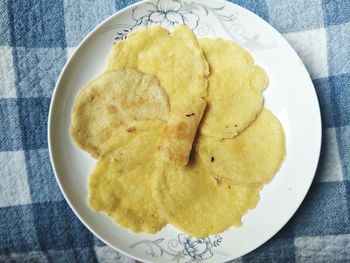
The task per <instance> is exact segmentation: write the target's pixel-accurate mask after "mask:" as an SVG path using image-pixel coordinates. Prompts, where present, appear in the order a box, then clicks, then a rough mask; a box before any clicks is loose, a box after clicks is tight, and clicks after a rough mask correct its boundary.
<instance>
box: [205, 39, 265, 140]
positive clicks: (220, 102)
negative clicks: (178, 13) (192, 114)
mask: <svg viewBox="0 0 350 263" xmlns="http://www.w3.org/2000/svg"><path fill="white" fill-rule="evenodd" d="M199 44H200V46H201V48H202V49H203V51H204V54H205V57H206V59H207V61H208V63H209V65H210V75H209V78H208V80H209V87H208V96H207V97H206V101H207V103H208V105H207V109H206V114H205V115H204V117H203V120H202V122H203V124H202V127H201V133H202V134H204V135H209V136H213V137H215V138H216V139H218V140H220V139H222V138H232V137H234V136H235V135H237V134H238V133H240V132H241V131H242V130H244V129H245V128H246V127H247V126H248V125H249V124H250V123H251V122H252V121H254V120H255V118H256V116H257V115H258V113H259V112H260V110H261V108H262V105H263V97H262V94H261V93H262V91H263V90H264V89H265V87H266V86H267V84H268V78H267V76H266V74H265V72H264V70H263V69H262V68H261V67H259V66H256V65H254V61H253V58H252V57H251V55H250V54H249V53H248V52H247V51H246V50H245V49H243V48H242V47H240V46H239V45H237V44H236V43H234V42H233V41H229V40H223V39H220V38H215V39H209V38H203V39H199Z"/></svg>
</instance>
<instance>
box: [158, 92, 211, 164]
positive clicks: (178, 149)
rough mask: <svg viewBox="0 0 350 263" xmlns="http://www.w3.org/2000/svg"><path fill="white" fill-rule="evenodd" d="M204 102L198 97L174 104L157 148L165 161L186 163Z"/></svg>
mask: <svg viewBox="0 0 350 263" xmlns="http://www.w3.org/2000/svg"><path fill="white" fill-rule="evenodd" d="M205 106H206V103H205V101H204V100H203V99H201V98H198V97H190V100H188V101H181V102H180V103H178V104H176V107H173V108H174V111H173V112H172V114H171V117H170V119H169V120H168V123H167V126H166V128H165V131H164V134H163V136H162V139H161V141H160V145H159V149H160V152H162V153H163V157H165V158H163V159H164V160H165V161H166V162H169V163H171V164H173V165H182V166H184V165H186V164H187V163H188V159H189V155H190V152H191V149H192V144H193V140H194V137H195V136H196V132H197V128H198V125H199V122H200V120H201V119H202V115H203V111H204V109H205Z"/></svg>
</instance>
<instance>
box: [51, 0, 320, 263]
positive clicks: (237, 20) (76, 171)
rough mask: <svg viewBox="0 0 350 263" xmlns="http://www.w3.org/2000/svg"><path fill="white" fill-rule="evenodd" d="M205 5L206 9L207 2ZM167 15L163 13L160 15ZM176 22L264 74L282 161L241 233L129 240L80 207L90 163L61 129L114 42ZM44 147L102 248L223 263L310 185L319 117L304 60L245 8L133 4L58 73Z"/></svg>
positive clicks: (164, 234) (283, 216) (262, 234)
mask: <svg viewBox="0 0 350 263" xmlns="http://www.w3.org/2000/svg"><path fill="white" fill-rule="evenodd" d="M207 3H208V4H207ZM166 12H168V13H166ZM172 21H182V22H184V23H186V24H188V25H189V26H190V27H192V28H193V30H194V32H195V33H196V34H197V35H198V36H211V37H223V38H227V39H234V40H235V41H237V42H239V43H240V44H241V45H242V46H244V47H246V48H247V49H248V50H249V51H250V52H251V53H252V55H253V57H254V59H255V61H256V62H257V63H258V64H260V65H262V67H263V68H264V69H265V70H266V72H267V74H268V76H269V78H270V85H269V87H268V89H267V90H266V91H265V93H264V96H265V105H266V107H268V108H269V109H271V110H272V111H273V113H274V114H275V115H277V117H278V118H279V119H280V121H281V122H282V124H283V127H284V130H285V133H286V138H287V157H286V160H285V162H284V164H283V166H282V168H281V170H280V171H279V173H278V174H277V175H276V177H275V178H274V179H273V181H272V182H271V183H270V184H268V185H266V186H265V187H264V189H263V191H262V192H261V200H260V202H259V203H258V206H257V207H256V208H255V209H254V210H252V211H250V212H249V213H248V214H247V215H246V216H244V218H243V227H241V228H231V229H229V230H228V231H226V232H224V233H222V234H220V235H218V236H212V237H209V238H207V239H203V240H196V239H190V238H185V237H184V236H183V235H182V234H181V233H180V232H179V231H178V230H177V229H175V228H174V227H172V226H170V225H168V226H167V227H165V228H164V229H163V230H162V231H160V232H159V233H157V234H155V235H148V234H133V233H131V232H129V231H128V230H125V229H123V228H121V227H119V226H118V225H116V224H114V223H113V222H112V220H110V219H109V218H108V217H107V216H105V215H104V214H102V213H96V212H93V211H92V210H91V209H89V207H88V206H87V204H86V199H87V196H88V191H87V183H88V175H89V172H90V169H91V167H92V165H93V164H94V160H93V159H91V158H90V157H89V156H88V155H87V154H85V153H84V152H82V151H81V150H79V149H78V148H76V147H75V145H74V144H73V143H72V141H71V139H70V137H69V133H68V128H69V124H70V113H71V109H72V105H73V100H74V98H75V96H76V94H77V92H78V90H79V89H80V88H81V87H82V86H83V85H84V84H86V83H87V82H88V81H90V80H92V79H93V78H95V77H96V76H97V75H98V74H99V73H101V72H102V71H103V70H104V68H105V65H106V58H107V55H108V53H109V52H110V51H111V48H112V45H113V43H114V42H115V38H116V37H118V38H123V37H125V36H126V34H127V32H129V31H130V29H132V28H138V27H144V26H150V25H153V24H156V23H161V24H162V25H163V26H166V27H172V26H173V23H172ZM48 138H49V149H50V155H51V162H52V165H53V168H54V172H55V174H56V177H57V181H58V183H59V185H60V188H61V190H62V192H63V194H64V196H65V198H66V200H67V201H68V203H69V205H70V206H71V207H72V209H73V211H74V212H75V214H76V215H77V216H78V217H79V219H80V220H81V221H82V222H83V223H84V224H85V225H86V226H87V227H88V228H89V229H90V230H91V232H93V233H94V234H95V235H96V236H98V237H99V238H100V239H101V240H102V241H104V242H105V243H106V244H108V245H109V246H111V247H112V248H115V249H117V250H119V251H121V252H123V253H125V254H127V255H129V256H131V257H134V258H136V259H139V260H142V261H149V262H165V261H171V260H178V261H177V262H188V261H191V260H197V261H200V260H206V262H221V261H229V260H232V259H234V258H237V257H240V256H242V255H244V254H246V253H248V252H250V251H252V250H253V249H255V248H257V247H259V246H260V245H262V244H263V243H264V242H266V241H267V240H268V239H270V238H271V237H272V236H273V235H275V234H276V233H277V232H278V231H279V230H280V229H281V228H282V226H283V225H285V224H286V222H287V221H288V220H289V219H290V218H291V217H292V215H293V214H294V213H295V211H296V210H297V208H298V207H299V205H300V204H301V202H302V200H303V199H304V197H305V195H306V193H307V191H308V189H309V187H310V184H311V182H312V180H313V177H314V173H315V170H316V166H317V163H318V158H319V153H320V145H321V119H320V111H319V105H318V101H317V97H316V93H315V90H314V87H313V84H312V82H311V80H310V77H309V74H308V72H307V71H306V69H305V67H304V65H303V62H302V61H301V59H300V58H299V57H298V56H297V54H296V53H295V52H294V50H293V49H292V48H291V47H290V46H289V44H288V43H287V42H286V41H285V40H284V38H283V37H282V36H281V35H280V34H279V33H278V32H277V31H276V30H275V29H273V28H272V27H271V26H270V25H269V24H268V23H266V22H265V21H263V20H262V19H261V18H259V17H258V16H256V15H254V14H253V13H251V12H249V11H247V10H246V9H244V8H242V7H240V6H237V5H234V4H232V3H228V2H224V1H221V0H212V1H206V2H205V4H204V2H203V1H200V0H193V1H182V0H181V1H172V0H160V1H155V0H154V1H147V2H139V3H136V4H134V5H132V6H129V7H127V8H126V9H124V10H122V11H120V12H118V13H116V14H114V15H113V16H111V17H110V18H108V19H107V20H106V21H104V22H103V23H101V24H100V25H99V26H98V27H97V28H96V29H95V30H93V31H92V32H91V33H90V34H89V35H88V36H87V37H86V38H85V39H84V41H83V42H82V43H81V44H80V45H79V47H78V48H77V50H76V52H75V53H74V55H73V56H72V57H71V59H69V61H68V62H67V64H66V66H65V67H64V69H63V71H62V73H61V75H60V77H59V79H58V81H57V85H56V89H55V92H54V95H53V99H52V103H51V107H50V116H49V134H48Z"/></svg>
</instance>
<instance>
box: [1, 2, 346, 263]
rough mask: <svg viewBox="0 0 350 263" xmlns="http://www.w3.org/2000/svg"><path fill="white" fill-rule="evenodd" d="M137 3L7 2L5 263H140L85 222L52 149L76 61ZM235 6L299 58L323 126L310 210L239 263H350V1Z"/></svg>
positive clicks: (305, 206) (3, 76)
mask: <svg viewBox="0 0 350 263" xmlns="http://www.w3.org/2000/svg"><path fill="white" fill-rule="evenodd" d="M160 1H162V0H160ZM133 2H134V1H132V0H123V1H118V0H115V1H112V0H45V1H39V0H38V1H35V0H32V1H21V0H0V10H1V14H0V262H23V261H28V262H134V260H132V259H130V258H128V257H126V256H124V255H122V254H120V253H118V252H116V251H114V250H112V249H111V248H109V247H107V246H106V245H105V244H103V243H102V242H101V241H99V240H98V239H97V238H96V237H94V236H93V234H91V233H90V232H89V231H88V230H87V229H86V228H85V227H84V226H83V225H82V224H81V223H80V221H79V220H78V219H77V217H75V215H74V214H73V212H72V211H71V209H70V208H69V206H68V205H67V203H66V201H65V200H64V198H63V196H62V194H61V193H60V190H59V188H58V186H57V183H56V181H55V178H54V174H53V172H52V168H51V165H50V160H49V153H48V149H47V117H48V110H49V104H50V100H51V95H52V92H53V89H54V86H55V82H56V80H57V78H58V75H59V73H60V71H61V70H62V67H63V66H64V64H65V62H66V60H67V58H68V57H69V55H70V54H71V53H72V52H73V51H74V49H75V47H76V46H77V45H78V44H79V42H80V41H81V40H82V39H83V37H84V36H85V35H86V34H87V33H88V32H89V31H90V30H92V29H93V28H94V27H95V26H96V25H97V24H98V23H99V22H101V21H102V20H104V19H105V18H107V17H108V16H110V15H111V14H113V13H115V12H116V11H117V10H119V9H121V8H123V7H125V6H127V5H129V4H131V3H133ZM232 2H234V3H237V4H240V5H242V6H243V7H246V8H247V9H250V10H251V11H253V12H254V13H256V14H257V15H259V16H261V17H262V18H263V19H265V20H266V21H268V22H269V23H270V24H271V25H272V26H274V27H275V28H276V29H277V30H278V31H279V32H280V33H282V34H283V35H284V37H285V38H286V39H287V40H288V41H289V43H290V44H291V45H292V46H293V47H294V48H295V50H296V51H297V53H298V54H299V55H300V57H301V58H302V59H303V61H304V63H305V65H306V67H307V69H308V71H309V72H310V75H311V77H312V79H313V82H314V85H315V89H316V92H317V95H318V98H319V101H320V107H321V112H322V121H323V142H322V152H321V159H320V163H319V166H318V170H317V174H316V177H315V180H314V182H313V184H312V187H311V189H310V192H309V193H308V195H307V197H306V199H305V201H304V202H303V204H302V205H301V207H300V209H299V210H298V212H297V213H296V215H295V216H294V217H293V218H292V219H291V220H290V221H289V223H288V224H287V225H286V226H285V227H284V228H283V229H282V230H281V231H280V232H279V233H278V234H277V235H276V236H275V237H273V238H272V239H271V240H270V241H268V242H267V243H266V244H264V245H263V246H262V247H260V248H258V249H257V250H255V251H253V252H252V253H250V254H248V255H246V256H244V257H242V258H240V259H238V260H237V262H240V261H243V262H295V261H296V262H350V234H349V233H350V222H349V216H350V181H349V180H350V126H349V124H350V62H349V58H350V0H298V1H295V0H256V1H254V0H234V1H232ZM286 205H287V204H286Z"/></svg>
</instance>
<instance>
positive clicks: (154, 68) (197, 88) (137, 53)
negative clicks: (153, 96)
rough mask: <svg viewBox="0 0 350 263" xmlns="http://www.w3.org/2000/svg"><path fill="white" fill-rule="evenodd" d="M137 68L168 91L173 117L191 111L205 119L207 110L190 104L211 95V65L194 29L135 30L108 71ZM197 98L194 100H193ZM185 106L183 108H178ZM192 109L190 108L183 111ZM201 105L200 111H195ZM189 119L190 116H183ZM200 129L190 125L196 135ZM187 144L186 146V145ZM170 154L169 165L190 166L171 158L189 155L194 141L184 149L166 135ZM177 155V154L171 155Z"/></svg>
mask: <svg viewBox="0 0 350 263" xmlns="http://www.w3.org/2000/svg"><path fill="white" fill-rule="evenodd" d="M128 67H129V68H134V69H137V70H138V71H140V72H143V73H146V74H150V75H153V76H155V77H157V79H158V80H159V82H160V84H161V86H162V87H163V88H164V90H165V91H166V93H167V95H168V97H169V101H170V107H171V114H174V115H175V116H174V117H173V118H172V119H174V118H176V119H177V120H179V116H178V114H177V112H178V111H179V110H180V111H182V110H183V111H186V110H191V111H194V112H197V113H198V116H202V114H203V112H204V109H205V107H203V105H202V104H201V103H195V104H194V105H190V103H191V101H193V100H195V99H199V98H201V97H204V96H206V95H207V79H206V76H207V75H208V74H209V68H208V63H207V61H206V60H205V58H204V55H203V52H202V49H201V48H200V46H199V44H198V42H197V39H196V37H195V35H194V34H193V32H192V30H191V29H189V28H188V27H186V26H184V25H180V26H177V27H176V28H175V30H174V32H173V33H172V34H169V32H168V31H167V30H166V29H165V28H162V27H160V26H155V27H153V28H146V29H141V30H138V31H135V32H133V33H130V34H129V35H128V38H127V39H126V40H124V41H121V42H118V43H117V44H116V45H115V46H114V47H113V50H112V53H111V55H110V56H109V60H108V67H107V68H108V69H110V70H111V69H124V68H128ZM192 97H193V98H192ZM178 105H181V107H182V108H181V109H177V107H178ZM184 106H188V108H183V107H184ZM194 106H197V107H198V108H197V109H193V108H194ZM183 119H184V120H185V119H186V116H183ZM173 124H174V122H169V127H168V128H167V130H173V129H174V128H176V127H174V126H173ZM198 124H199V122H197V126H195V125H190V126H189V127H190V128H191V129H192V131H189V134H195V133H196V131H197V128H198ZM184 142H185V143H184ZM162 143H164V144H165V146H164V147H163V149H164V148H167V149H168V150H167V151H162V152H163V153H164V154H165V156H164V157H165V158H169V159H168V162H170V163H173V164H175V165H186V163H187V161H188V160H183V159H182V158H180V159H179V158H171V157H173V156H176V157H180V156H181V157H182V156H189V153H190V149H191V148H192V143H193V140H186V141H182V144H181V145H182V146H183V147H179V144H178V143H177V142H175V140H174V138H173V137H167V136H165V137H164V138H163V140H162ZM169 152H171V153H175V155H173V154H169Z"/></svg>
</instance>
